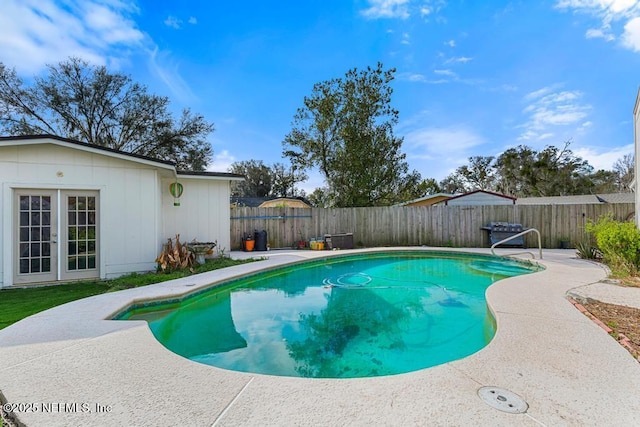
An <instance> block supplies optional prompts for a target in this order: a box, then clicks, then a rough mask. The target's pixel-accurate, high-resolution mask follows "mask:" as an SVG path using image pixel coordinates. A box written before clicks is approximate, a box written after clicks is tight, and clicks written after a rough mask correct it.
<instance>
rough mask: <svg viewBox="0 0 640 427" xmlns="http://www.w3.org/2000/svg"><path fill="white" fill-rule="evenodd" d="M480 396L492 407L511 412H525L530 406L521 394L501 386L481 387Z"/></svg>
mask: <svg viewBox="0 0 640 427" xmlns="http://www.w3.org/2000/svg"><path fill="white" fill-rule="evenodd" d="M478 396H479V397H480V399H482V400H483V401H484V403H486V404H487V405H489V406H491V407H492V408H495V409H497V410H499V411H502V412H508V413H510V414H524V413H525V412H527V409H528V408H529V405H528V404H527V402H525V401H524V400H523V399H522V398H521V397H520V396H518V395H517V394H515V393H513V392H511V391H509V390H505V389H503V388H499V387H481V388H479V389H478Z"/></svg>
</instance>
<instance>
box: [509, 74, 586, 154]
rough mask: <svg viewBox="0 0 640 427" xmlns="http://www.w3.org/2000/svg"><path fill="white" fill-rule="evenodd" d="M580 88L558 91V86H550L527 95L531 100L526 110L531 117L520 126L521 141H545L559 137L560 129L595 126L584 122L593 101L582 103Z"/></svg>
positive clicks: (524, 110)
mask: <svg viewBox="0 0 640 427" xmlns="http://www.w3.org/2000/svg"><path fill="white" fill-rule="evenodd" d="M582 97H583V94H582V92H580V91H567V90H564V91H558V90H557V86H549V87H545V88H542V89H540V90H537V91H535V92H531V93H529V94H527V95H525V97H524V100H525V101H526V102H528V103H529V105H527V106H526V107H525V108H524V109H523V113H524V114H525V115H526V116H527V120H526V122H525V123H524V124H523V125H520V126H519V127H520V128H523V129H524V130H523V131H522V133H521V134H520V136H519V138H518V139H520V140H534V141H535V140H537V141H540V140H543V139H548V138H551V137H553V136H555V132H556V131H557V130H558V129H563V128H567V127H570V126H575V130H576V131H580V130H584V129H586V128H587V127H589V126H590V125H591V122H589V121H583V120H584V119H585V118H586V117H587V116H588V115H589V112H590V111H591V106H590V105H589V104H586V103H583V102H582Z"/></svg>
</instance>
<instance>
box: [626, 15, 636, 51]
mask: <svg viewBox="0 0 640 427" xmlns="http://www.w3.org/2000/svg"><path fill="white" fill-rule="evenodd" d="M622 44H623V46H625V47H628V48H629V49H631V50H633V51H635V52H640V17H637V18H633V19H632V20H630V21H629V22H627V23H626V25H625V26H624V33H623V34H622Z"/></svg>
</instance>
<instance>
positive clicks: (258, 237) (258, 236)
mask: <svg viewBox="0 0 640 427" xmlns="http://www.w3.org/2000/svg"><path fill="white" fill-rule="evenodd" d="M253 234H254V240H255V241H256V248H255V250H256V251H266V250H267V232H266V231H265V230H262V231H258V230H256V231H255V232H254V233H253Z"/></svg>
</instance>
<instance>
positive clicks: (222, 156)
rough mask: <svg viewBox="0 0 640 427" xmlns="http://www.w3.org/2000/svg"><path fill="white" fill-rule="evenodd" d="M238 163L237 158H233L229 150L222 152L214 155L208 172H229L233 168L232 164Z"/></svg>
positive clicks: (208, 166)
mask: <svg viewBox="0 0 640 427" xmlns="http://www.w3.org/2000/svg"><path fill="white" fill-rule="evenodd" d="M235 161H236V158H235V157H234V156H232V155H231V154H230V153H229V151H228V150H222V151H221V152H219V153H214V155H213V160H212V161H211V163H209V164H208V165H207V171H209V172H227V171H228V170H229V168H231V164H232V163H233V162H235Z"/></svg>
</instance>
